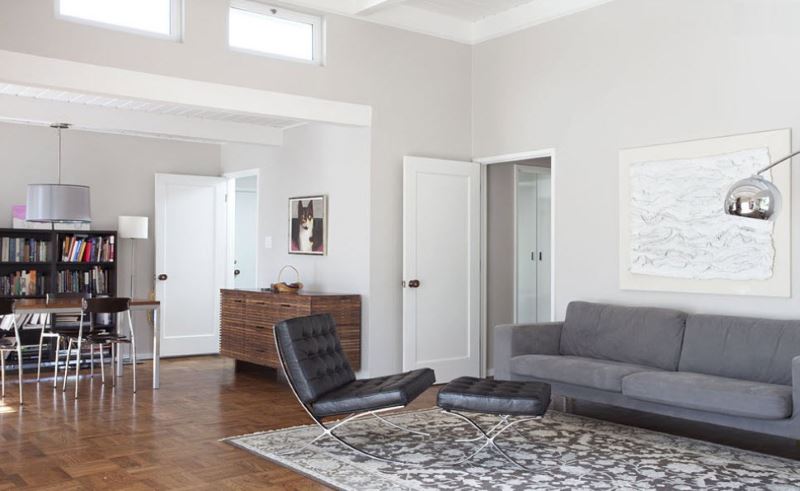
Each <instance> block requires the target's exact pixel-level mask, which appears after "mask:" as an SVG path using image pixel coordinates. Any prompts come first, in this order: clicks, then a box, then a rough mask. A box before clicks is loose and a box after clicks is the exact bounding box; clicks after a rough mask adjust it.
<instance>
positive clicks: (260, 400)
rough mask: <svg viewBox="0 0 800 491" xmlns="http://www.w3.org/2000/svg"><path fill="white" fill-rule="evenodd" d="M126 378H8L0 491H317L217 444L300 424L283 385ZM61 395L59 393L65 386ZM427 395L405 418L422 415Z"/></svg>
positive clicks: (625, 416) (142, 369) (628, 416)
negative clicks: (108, 382) (76, 382)
mask: <svg viewBox="0 0 800 491" xmlns="http://www.w3.org/2000/svg"><path fill="white" fill-rule="evenodd" d="M138 375H139V390H138V392H137V393H136V394H135V395H134V394H133V393H132V392H131V390H130V389H131V379H130V367H126V376H125V378H123V379H122V380H121V382H120V383H119V384H118V386H117V388H116V389H113V390H112V389H111V388H110V387H105V388H104V387H103V386H102V385H101V384H100V379H99V376H97V377H96V378H95V379H94V380H92V381H89V380H88V379H84V381H83V382H82V385H81V398H80V399H78V400H77V401H76V400H75V399H73V398H72V396H71V392H70V391H69V390H68V392H67V393H66V394H64V393H62V392H61V391H54V390H53V389H52V388H51V385H50V384H49V383H47V382H51V379H47V380H46V381H43V382H42V383H41V384H36V382H35V381H34V380H32V379H29V380H28V381H27V382H26V384H25V398H26V404H25V406H23V407H22V408H20V407H19V406H18V404H17V398H16V394H17V392H16V380H15V379H14V378H13V377H9V379H8V380H7V382H9V384H8V385H7V387H6V389H7V391H6V392H7V396H6V399H5V400H4V401H3V402H0V491H2V490H9V489H41V490H60V491H61V490H63V491H72V490H94V489H114V490H166V489H199V490H258V489H290V490H292V489H294V490H300V489H302V490H305V489H325V488H324V487H323V486H321V485H320V484H318V483H316V482H314V481H311V480H309V479H307V478H305V477H302V476H300V475H298V474H295V473H293V472H291V471H289V470H287V469H284V468H282V467H279V466H276V465H274V464H271V463H270V462H268V461H266V460H264V459H261V458H259V457H256V456H254V455H251V454H249V453H247V452H244V451H242V450H239V449H236V448H234V447H232V446H230V445H227V444H225V443H221V442H219V441H218V440H219V439H220V438H223V437H227V436H233V435H239V434H244V433H250V432H254V431H263V430H268V429H273V428H282V427H287V426H294V425H300V424H308V423H310V422H311V421H310V420H309V419H308V417H307V416H306V415H305V413H304V412H303V410H302V409H301V408H300V407H299V406H298V405H297V402H296V401H295V400H294V397H293V396H292V394H291V392H290V391H289V389H288V387H287V386H286V385H283V384H281V383H278V382H276V381H275V380H274V378H271V377H270V376H268V374H267V371H266V370H265V369H258V370H253V369H247V370H241V371H236V370H235V369H234V364H233V362H232V361H231V360H228V359H224V358H219V357H198V358H184V359H171V360H164V362H163V363H162V377H161V387H162V388H161V389H160V390H158V391H153V390H152V389H150V387H149V384H150V375H151V373H150V370H149V363H144V364H141V365H139V373H138ZM69 387H71V385H70V386H69ZM436 390H437V389H436V388H433V389H431V390H429V391H428V392H426V393H425V394H424V395H423V396H422V397H421V398H419V399H418V400H417V401H416V402H415V403H414V405H413V406H412V409H420V408H425V407H431V406H433V405H434V403H435V395H436ZM576 412H577V413H578V414H583V415H586V416H591V417H600V418H602V419H608V420H612V421H617V422H620V423H626V424H634V425H637V426H642V427H646V428H651V429H654V430H658V431H666V432H671V433H676V434H681V435H685V436H689V437H693V438H701V439H706V440H711V441H715V442H718V443H723V444H730V445H734V446H738V447H740V448H747V449H752V450H757V451H761V452H766V453H772V454H776V455H781V456H784V457H790V458H800V449H798V448H797V447H795V445H794V442H792V441H790V440H785V439H779V438H770V437H762V436H759V435H753V434H749V433H744V432H736V431H731V430H723V429H720V428H716V427H713V426H709V425H701V424H698V423H689V422H685V421H681V420H674V419H670V418H663V417H658V416H652V415H646V414H643V413H637V412H632V411H623V410H618V409H613V408H608V407H603V406H597V405H591V404H586V403H578V404H577V405H576Z"/></svg>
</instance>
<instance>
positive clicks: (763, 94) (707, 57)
mask: <svg viewBox="0 0 800 491" xmlns="http://www.w3.org/2000/svg"><path fill="white" fill-rule="evenodd" d="M799 18H800V3H798V2H794V1H790V0H702V1H697V0H668V1H667V0H615V1H614V2H611V3H608V4H605V5H602V6H600V7H596V8H593V9H590V10H587V11H584V12H581V13H579V14H576V15H573V16H570V17H567V18H562V19H559V20H556V21H553V22H549V23H546V24H542V25H539V26H536V27H534V28H531V29H528V30H526V31H523V32H519V33H516V34H513V35H510V36H507V37H504V38H501V39H497V40H493V41H489V42H486V43H484V44H481V45H479V46H477V47H476V48H475V52H474V67H473V84H474V92H473V102H474V114H473V121H474V125H475V127H474V130H475V139H474V143H475V146H474V150H475V153H476V154H477V155H480V156H484V155H499V154H507V153H512V152H520V151H526V150H534V149H541V148H549V147H554V148H555V149H556V151H557V161H556V162H555V164H554V172H555V179H556V182H555V186H556V189H555V193H556V196H555V206H556V210H555V211H556V250H555V253H556V264H555V267H556V307H557V308H556V314H557V315H558V316H563V314H564V311H565V309H566V305H567V303H568V302H569V301H571V300H578V299H583V300H600V301H612V302H620V303H626V304H646V305H662V306H673V307H678V308H682V309H687V310H691V311H700V312H720V313H729V314H743V315H756V316H758V315H763V316H767V317H791V318H796V317H797V313H798V311H799V310H798V307H800V297H798V296H797V294H795V295H794V296H793V297H792V298H791V299H777V298H774V299H773V298H757V297H736V296H721V295H688V294H679V293H653V292H633V291H621V290H620V289H619V288H618V274H617V268H618V259H617V258H618V250H617V249H618V224H619V217H618V206H617V199H618V173H617V165H618V164H617V162H618V151H619V149H621V148H626V147H636V146H643V145H650V144H658V143H665V142H675V141H684V140H691V139H698V138H709V137H715V136H721V135H729V134H738V133H747V132H753V131H761V130H769V129H775V128H785V127H790V128H793V129H794V130H795V132H797V131H798V130H800V112H798V111H797V107H800V91H799V90H798V87H800V70H798V69H797V66H796V64H795V63H793V62H792V60H794V59H795V58H796V54H797V53H798V52H800V30H798V28H797V19H799ZM794 175H795V177H794V179H793V186H794V189H793V191H794V193H795V196H800V194H798V192H799V191H800V189H798V187H799V185H800V172H795V174H794ZM792 208H793V210H792V211H793V212H794V213H795V216H798V215H797V213H800V199H795V200H794V204H793V206H792ZM793 244H794V246H793V252H794V256H795V258H797V257H798V252H800V227H794V230H793ZM793 277H794V281H795V283H797V282H798V281H800V276H798V272H797V271H794V272H793Z"/></svg>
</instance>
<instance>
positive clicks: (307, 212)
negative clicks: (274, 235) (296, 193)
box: [289, 195, 328, 256]
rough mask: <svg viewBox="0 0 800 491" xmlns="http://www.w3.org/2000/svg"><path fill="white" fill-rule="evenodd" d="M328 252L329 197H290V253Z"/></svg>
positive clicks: (316, 253)
mask: <svg viewBox="0 0 800 491" xmlns="http://www.w3.org/2000/svg"><path fill="white" fill-rule="evenodd" d="M327 252H328V197H327V196H325V195H320V196H302V197H298V198H289V254H308V255H312V256H324V255H325V254H327Z"/></svg>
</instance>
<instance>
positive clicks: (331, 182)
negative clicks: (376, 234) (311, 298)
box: [222, 124, 379, 370]
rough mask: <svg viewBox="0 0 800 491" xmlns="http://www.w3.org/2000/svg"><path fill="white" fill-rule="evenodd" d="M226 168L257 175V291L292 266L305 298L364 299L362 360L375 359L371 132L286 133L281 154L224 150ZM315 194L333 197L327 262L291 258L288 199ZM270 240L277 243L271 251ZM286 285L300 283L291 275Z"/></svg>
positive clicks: (320, 129) (314, 128)
mask: <svg viewBox="0 0 800 491" xmlns="http://www.w3.org/2000/svg"><path fill="white" fill-rule="evenodd" d="M222 167H223V170H224V172H234V171H240V170H249V169H255V168H257V169H259V181H260V184H259V192H260V203H261V204H260V210H259V231H258V239H257V242H258V244H259V247H258V263H259V275H258V285H259V287H266V286H269V285H270V284H271V283H274V282H275V281H276V280H277V275H278V272H279V270H280V269H281V268H282V267H283V266H284V265H286V264H291V265H293V266H295V267H296V268H297V269H298V270H299V272H300V276H301V280H302V282H303V284H304V285H305V290H307V291H322V292H335V293H355V294H360V295H361V296H362V302H363V307H364V309H363V316H362V317H363V318H362V322H363V324H362V325H363V329H362V333H363V334H362V336H363V337H362V345H363V347H364V350H363V352H364V353H365V355H366V356H369V349H368V347H370V348H371V347H373V346H374V343H375V341H374V338H372V333H373V332H374V330H373V329H371V328H370V327H371V326H374V325H375V324H374V320H373V322H372V323H370V311H369V305H370V302H371V298H372V297H371V289H370V274H369V273H370V216H371V212H370V202H371V200H370V130H369V129H367V128H350V127H343V126H334V125H325V124H311V125H305V126H301V127H298V128H294V129H291V130H288V131H287V132H286V135H285V139H284V145H283V146H282V147H272V148H271V147H256V146H249V145H233V144H230V145H225V146H223V149H222ZM317 194H326V195H327V196H328V254H327V255H326V256H305V255H297V254H289V253H288V247H289V245H288V244H289V226H288V214H289V198H290V197H296V196H310V195H317ZM314 211H315V213H316V212H317V210H316V209H315V210H314ZM266 237H271V238H272V248H270V249H267V248H265V246H264V239H265V238H266ZM284 280H288V281H294V276H293V273H292V272H287V276H286V277H285V278H284ZM374 349H375V350H377V349H379V347H374ZM374 352H375V353H376V354H378V355H379V352H377V351H374ZM362 363H363V365H364V369H365V370H371V365H370V363H372V364H374V363H375V360H374V359H373V358H371V357H370V358H366V357H365V358H363V359H362Z"/></svg>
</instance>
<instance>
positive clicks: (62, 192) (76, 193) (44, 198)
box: [25, 184, 92, 223]
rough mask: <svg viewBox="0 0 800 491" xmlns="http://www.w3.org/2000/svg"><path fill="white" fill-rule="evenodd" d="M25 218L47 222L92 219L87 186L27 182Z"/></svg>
mask: <svg viewBox="0 0 800 491" xmlns="http://www.w3.org/2000/svg"><path fill="white" fill-rule="evenodd" d="M25 220H27V221H29V222H47V223H88V222H91V221H92V213H91V203H90V199H89V187H88V186H75V185H71V184H29V185H28V200H27V206H26V207H25Z"/></svg>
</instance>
